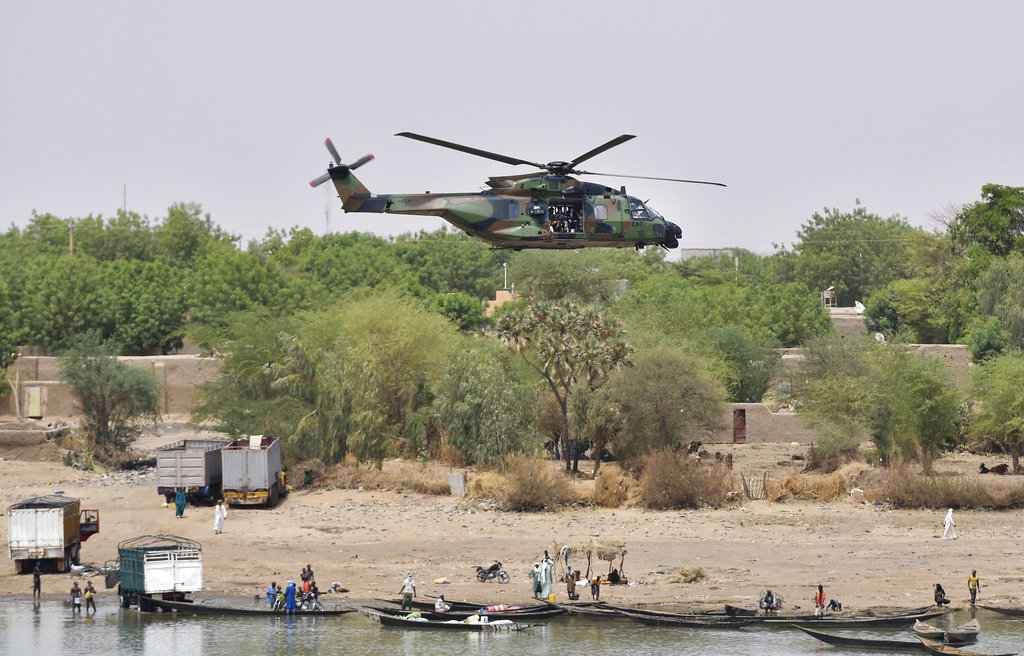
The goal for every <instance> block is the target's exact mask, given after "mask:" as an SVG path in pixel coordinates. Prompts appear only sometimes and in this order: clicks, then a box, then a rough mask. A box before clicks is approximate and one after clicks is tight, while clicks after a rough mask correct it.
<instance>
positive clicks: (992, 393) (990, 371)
mask: <svg viewBox="0 0 1024 656" xmlns="http://www.w3.org/2000/svg"><path fill="white" fill-rule="evenodd" d="M1022 378H1024V356H1022V355H1021V354H1020V353H1007V354H1004V355H997V356H993V357H991V358H989V359H988V360H986V361H984V362H982V363H981V364H980V365H978V366H977V367H975V369H974V371H973V373H972V375H971V387H970V389H971V397H972V399H973V401H974V408H973V409H974V416H973V422H972V424H971V433H972V434H973V435H974V436H976V437H987V438H991V439H992V440H993V441H994V442H995V443H996V444H997V445H998V446H999V447H1000V448H1001V449H1002V450H1003V451H1004V452H1005V453H1007V454H1009V456H1010V459H1011V461H1012V462H1013V473H1014V474H1019V473H1021V470H1020V458H1021V456H1022V455H1024V387H1022V386H1021V384H1020V381H1021V380H1022Z"/></svg>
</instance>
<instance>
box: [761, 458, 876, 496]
mask: <svg viewBox="0 0 1024 656" xmlns="http://www.w3.org/2000/svg"><path fill="white" fill-rule="evenodd" d="M869 469H870V467H869V466H868V465H866V464H864V463H861V462H850V463H847V464H845V465H843V466H842V467H840V468H839V470H837V471H834V472H832V473H831V474H790V475H789V476H785V477H783V478H781V479H779V480H778V481H770V482H769V483H768V500H769V501H774V502H780V501H790V500H794V499H798V500H803V501H831V500H832V499H835V498H838V497H845V496H846V495H847V494H849V493H850V490H851V489H853V488H854V487H857V480H858V479H859V478H860V477H861V476H862V475H863V474H864V472H866V471H867V470H869Z"/></svg>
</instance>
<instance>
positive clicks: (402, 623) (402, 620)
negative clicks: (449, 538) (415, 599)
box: [359, 608, 543, 633]
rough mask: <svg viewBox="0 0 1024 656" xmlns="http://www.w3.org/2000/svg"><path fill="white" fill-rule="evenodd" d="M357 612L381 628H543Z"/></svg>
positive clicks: (486, 630)
mask: <svg viewBox="0 0 1024 656" xmlns="http://www.w3.org/2000/svg"><path fill="white" fill-rule="evenodd" d="M359 612H360V613H361V614H363V615H365V616H366V617H369V618H370V619H371V620H373V621H375V622H379V623H380V624H381V625H382V626H388V627H396V628H401V629H416V630H439V631H475V632H480V633H500V632H506V631H523V630H525V629H529V628H530V627H533V626H543V625H538V624H529V623H525V622H514V621H512V620H495V621H493V622H491V621H487V622H466V621H457V620H448V621H438V620H427V619H411V618H408V617H399V616H396V615H388V614H387V613H380V612H376V611H375V610H374V609H372V608H364V609H360V611H359Z"/></svg>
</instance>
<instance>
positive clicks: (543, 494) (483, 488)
mask: <svg viewBox="0 0 1024 656" xmlns="http://www.w3.org/2000/svg"><path fill="white" fill-rule="evenodd" d="M558 466H559V463H557V462H556V463H554V465H552V463H551V462H548V461H546V460H541V459H539V458H523V457H517V458H512V459H510V460H509V462H508V464H507V466H506V467H505V471H504V472H503V473H501V474H499V473H497V472H483V473H480V474H477V475H475V476H473V477H472V479H470V481H469V484H468V485H467V486H466V487H467V489H466V496H468V497H470V498H476V499H490V500H492V501H495V502H497V503H498V504H500V505H501V507H502V508H504V509H505V510H514V511H538V510H554V509H555V508H557V507H559V506H568V505H573V504H577V503H580V502H581V501H582V497H581V496H580V494H579V493H578V492H577V491H576V488H575V486H574V485H573V484H572V482H571V481H570V480H569V478H568V477H566V476H565V475H564V474H562V473H561V472H560V471H558V469H557V467H558Z"/></svg>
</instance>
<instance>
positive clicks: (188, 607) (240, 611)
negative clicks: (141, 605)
mask: <svg viewBox="0 0 1024 656" xmlns="http://www.w3.org/2000/svg"><path fill="white" fill-rule="evenodd" d="M148 601H149V603H151V604H152V605H153V606H155V607H157V608H160V609H162V610H164V611H173V612H178V613H188V614H190V615H249V616H275V615H276V616H282V615H284V614H285V612H284V611H283V610H271V609H269V608H256V607H249V608H245V607H238V606H217V605H214V604H196V603H191V602H187V601H167V600H166V599H159V598H151V599H149V600H148ZM355 610H356V609H355V608H337V607H334V608H326V609H324V610H298V609H296V611H295V614H296V615H312V616H314V617H322V616H324V615H344V614H345V613H354V612H355Z"/></svg>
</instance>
